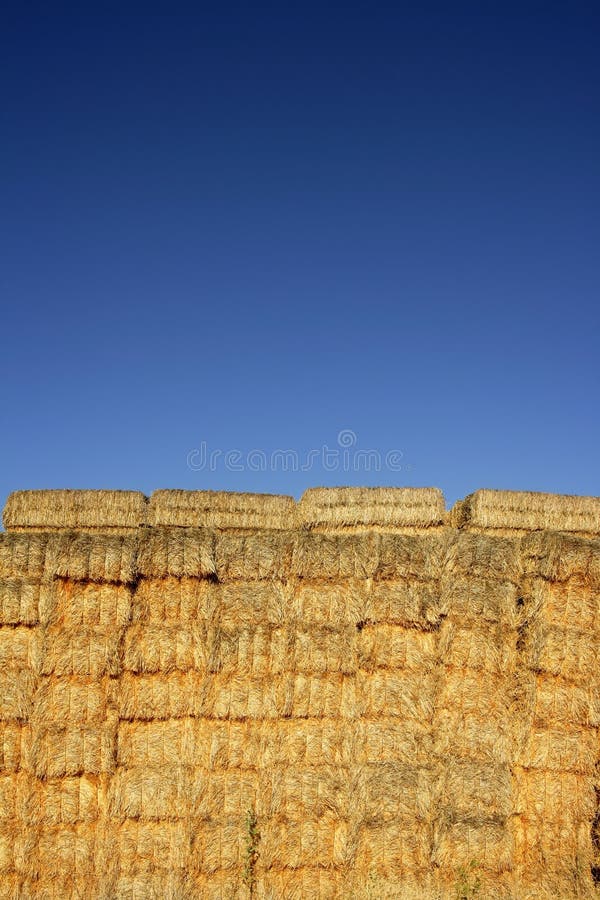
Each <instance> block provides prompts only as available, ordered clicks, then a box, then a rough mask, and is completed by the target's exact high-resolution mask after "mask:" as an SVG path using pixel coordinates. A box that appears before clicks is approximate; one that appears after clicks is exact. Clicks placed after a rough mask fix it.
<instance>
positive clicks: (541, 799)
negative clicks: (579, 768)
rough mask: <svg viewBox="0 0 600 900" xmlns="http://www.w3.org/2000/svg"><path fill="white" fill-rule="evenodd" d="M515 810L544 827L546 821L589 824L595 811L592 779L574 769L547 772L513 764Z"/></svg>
mask: <svg viewBox="0 0 600 900" xmlns="http://www.w3.org/2000/svg"><path fill="white" fill-rule="evenodd" d="M514 775H515V791H516V792H517V796H518V797H519V803H518V810H519V812H520V813H521V814H522V815H523V817H524V818H526V819H527V820H528V821H530V822H533V821H537V822H539V823H540V827H541V828H542V829H543V828H545V827H546V826H547V825H548V824H549V823H558V822H560V823H563V824H564V823H570V824H571V825H573V826H574V825H576V824H579V823H581V822H588V823H591V821H592V819H593V817H594V814H595V812H596V795H595V790H594V779H593V777H591V776H590V775H580V774H578V773H577V772H547V771H537V770H535V769H521V768H518V767H515V771H514Z"/></svg>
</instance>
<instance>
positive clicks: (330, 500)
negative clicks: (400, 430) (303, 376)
mask: <svg viewBox="0 0 600 900" xmlns="http://www.w3.org/2000/svg"><path fill="white" fill-rule="evenodd" d="M3 523H4V528H5V529H6V530H7V531H56V530H63V529H72V530H77V531H90V532H95V531H103V532H116V533H123V532H129V531H132V530H137V529H139V528H141V527H145V526H175V527H182V528H193V527H201V528H217V529H220V530H236V531H244V530H263V529H269V530H285V529H290V528H305V529H307V530H314V531H327V532H336V531H338V532H345V533H348V532H361V531H365V530H369V531H373V530H381V531H395V532H399V533H419V532H422V531H424V530H430V529H435V528H440V527H442V526H443V525H450V526H453V527H458V528H462V529H466V530H471V531H476V532H477V531H485V532H491V533H494V534H496V535H497V536H499V537H500V536H511V535H518V534H524V533H525V532H528V531H538V530H554V531H567V532H573V533H577V534H580V535H582V536H593V535H597V534H600V498H598V497H575V496H567V495H557V494H544V493H534V492H530V491H496V490H479V491H475V493H473V494H470V495H469V496H468V497H466V498H465V499H464V500H460V501H458V502H457V503H456V504H455V505H454V507H453V508H452V509H451V510H450V511H446V508H445V502H444V496H443V494H442V492H441V491H440V490H439V489H438V488H349V487H339V488H338V487H336V488H311V489H309V490H307V491H306V492H305V493H304V494H303V496H302V498H301V499H300V500H299V501H298V502H297V503H296V502H295V500H294V498H293V497H288V496H283V495H281V496H280V495H272V494H251V493H235V492H228V491H179V490H160V491H155V492H154V493H153V494H152V495H151V496H150V497H149V498H147V497H146V496H145V495H144V494H142V493H140V492H138V491H85V490H48V491H40V490H34V491H15V492H14V493H13V494H11V495H10V497H9V498H8V501H7V503H6V506H5V508H4V514H3Z"/></svg>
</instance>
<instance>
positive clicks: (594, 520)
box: [451, 490, 600, 534]
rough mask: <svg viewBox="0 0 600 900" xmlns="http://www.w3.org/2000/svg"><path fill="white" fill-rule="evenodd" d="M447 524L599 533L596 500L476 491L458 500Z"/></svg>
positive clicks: (599, 504)
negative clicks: (450, 522)
mask: <svg viewBox="0 0 600 900" xmlns="http://www.w3.org/2000/svg"><path fill="white" fill-rule="evenodd" d="M451 521H454V522H455V524H457V525H459V526H460V527H466V528H474V529H486V530H488V529H489V530H503V529H504V530H528V531H537V530H539V529H548V530H554V531H575V532H584V533H586V534H600V497H575V496H569V495H566V494H544V493H537V492H533V491H493V490H479V491H475V492H474V493H473V494H469V496H468V497H466V498H465V499H464V500H461V501H459V503H458V504H457V505H456V507H455V508H454V509H453V515H452V516H451Z"/></svg>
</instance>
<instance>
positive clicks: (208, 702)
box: [117, 672, 214, 721]
mask: <svg viewBox="0 0 600 900" xmlns="http://www.w3.org/2000/svg"><path fill="white" fill-rule="evenodd" d="M213 693H214V685H213V680H212V679H210V678H208V677H207V676H206V675H204V674H202V673H197V672H172V673H169V674H168V675H164V674H156V675H154V674H152V675H137V674H132V673H130V672H124V673H123V675H122V676H121V678H120V681H119V693H118V697H117V702H118V711H119V715H120V717H121V718H122V719H142V720H144V719H145V720H148V721H149V720H151V719H170V718H177V717H182V716H190V715H195V716H201V715H208V714H209V713H210V710H211V707H212V705H213V703H214V696H213Z"/></svg>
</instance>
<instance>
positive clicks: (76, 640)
mask: <svg viewBox="0 0 600 900" xmlns="http://www.w3.org/2000/svg"><path fill="white" fill-rule="evenodd" d="M120 668H121V663H120V659H119V632H118V631H117V630H114V631H111V632H108V633H107V631H106V628H103V627H101V628H85V629H81V630H77V631H71V630H66V629H65V628H63V627H62V626H61V625H54V626H52V627H50V628H47V629H45V631H44V634H43V640H42V648H41V674H42V675H91V676H94V677H96V678H98V677H99V676H101V675H118V674H119V671H120Z"/></svg>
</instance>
